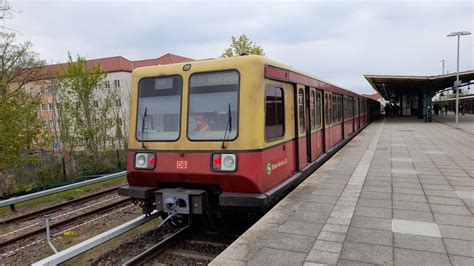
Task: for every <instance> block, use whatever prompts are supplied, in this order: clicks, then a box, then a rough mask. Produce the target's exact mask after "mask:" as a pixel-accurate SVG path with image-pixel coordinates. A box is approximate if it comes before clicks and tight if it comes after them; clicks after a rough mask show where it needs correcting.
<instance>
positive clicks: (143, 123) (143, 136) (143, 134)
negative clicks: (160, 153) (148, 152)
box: [142, 107, 148, 149]
mask: <svg viewBox="0 0 474 266" xmlns="http://www.w3.org/2000/svg"><path fill="white" fill-rule="evenodd" d="M147 109H148V107H145V112H143V119H142V148H143V149H146V147H145V142H144V139H145V120H146V117H147Z"/></svg>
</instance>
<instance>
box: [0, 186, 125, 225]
mask: <svg viewBox="0 0 474 266" xmlns="http://www.w3.org/2000/svg"><path fill="white" fill-rule="evenodd" d="M118 189H119V187H114V188H111V189H107V190H104V191H100V192H98V193H94V194H91V195H87V196H84V197H80V198H77V199H73V200H70V201H66V202H63V203H59V204H57V205H53V206H50V207H47V208H44V209H41V210H37V211H33V212H30V213H26V214H23V215H20V216H17V217H12V218H9V219H5V220H3V221H0V224H3V225H9V224H11V223H15V222H21V221H24V220H27V219H29V218H32V217H36V216H39V215H40V214H47V213H50V212H52V211H55V210H57V209H60V208H63V207H65V206H68V205H72V204H76V203H80V202H83V201H87V200H90V199H93V198H95V197H98V196H102V195H105V194H108V193H110V192H113V191H117V190H118Z"/></svg>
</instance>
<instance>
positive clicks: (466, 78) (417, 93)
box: [364, 70, 474, 119]
mask: <svg viewBox="0 0 474 266" xmlns="http://www.w3.org/2000/svg"><path fill="white" fill-rule="evenodd" d="M456 75H457V74H456V73H450V74H444V75H437V76H400V75H364V77H365V78H366V79H367V81H368V82H369V83H370V85H371V86H372V87H373V88H374V89H375V90H376V91H377V92H378V93H380V94H381V95H382V96H383V98H385V99H386V100H387V101H388V102H390V103H392V104H393V105H394V106H396V110H397V113H396V114H395V115H396V116H416V117H418V118H420V119H423V118H424V117H425V116H426V113H427V108H432V107H433V104H434V103H433V99H435V100H443V99H444V100H446V99H450V100H453V99H454V98H455V93H454V91H455V89H454V83H455V81H456ZM459 81H460V85H459V88H458V89H459V98H460V99H469V98H472V97H470V96H472V92H471V90H470V85H472V84H474V70H468V71H464V72H460V73H459ZM441 94H442V96H441V98H439V95H441ZM436 95H438V97H436V98H435V96H436ZM470 101H471V102H472V99H471V100H470ZM471 102H469V104H471V105H472V103H471ZM463 104H464V102H463ZM469 104H468V103H467V102H466V106H468V105H469ZM450 106H451V108H450V111H454V109H455V107H454V106H455V105H452V104H451V105H450ZM469 106H470V105H469Z"/></svg>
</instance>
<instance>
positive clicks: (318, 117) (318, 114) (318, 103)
mask: <svg viewBox="0 0 474 266" xmlns="http://www.w3.org/2000/svg"><path fill="white" fill-rule="evenodd" d="M321 111H322V110H321V92H320V91H318V92H316V128H320V127H321Z"/></svg>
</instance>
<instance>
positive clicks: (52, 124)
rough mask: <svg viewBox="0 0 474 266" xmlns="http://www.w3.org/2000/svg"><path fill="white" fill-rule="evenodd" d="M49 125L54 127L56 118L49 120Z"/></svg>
mask: <svg viewBox="0 0 474 266" xmlns="http://www.w3.org/2000/svg"><path fill="white" fill-rule="evenodd" d="M49 127H50V128H54V120H49Z"/></svg>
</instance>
